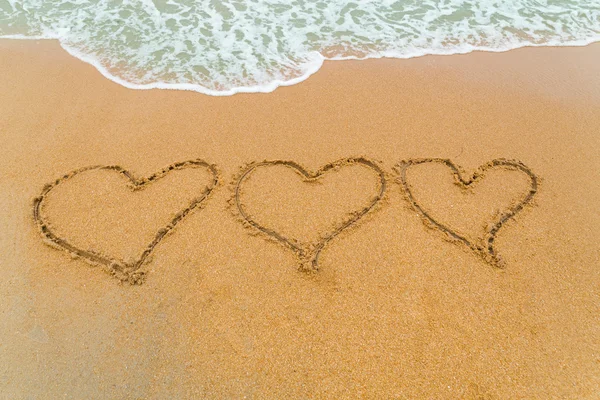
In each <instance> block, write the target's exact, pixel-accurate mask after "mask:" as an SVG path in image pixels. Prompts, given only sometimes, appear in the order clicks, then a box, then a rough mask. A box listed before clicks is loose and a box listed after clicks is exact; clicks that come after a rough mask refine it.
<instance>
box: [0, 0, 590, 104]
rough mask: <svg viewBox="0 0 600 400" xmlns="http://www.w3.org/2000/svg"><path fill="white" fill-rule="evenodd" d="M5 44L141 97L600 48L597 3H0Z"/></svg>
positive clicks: (575, 0)
mask: <svg viewBox="0 0 600 400" xmlns="http://www.w3.org/2000/svg"><path fill="white" fill-rule="evenodd" d="M0 36H3V37H12V38H36V39H39V38H49V39H58V40H60V42H61V44H62V46H63V47H64V48H65V49H66V50H67V51H69V52H70V53H71V54H73V55H75V56H77V57H79V58H81V59H83V60H84V61H86V62H89V63H91V64H93V65H95V66H96V67H97V68H98V69H99V70H100V71H101V72H102V73H103V74H104V75H105V76H107V77H108V78H110V79H112V80H114V81H116V82H119V83H121V84H123V85H125V86H128V87H132V88H139V89H146V88H154V87H159V88H173V89H187V90H196V91H199V92H203V93H207V94H213V95H227V94H233V93H236V92H241V91H249V92H255V91H256V92H258V91H271V90H273V89H275V88H276V87H278V86H281V85H288V84H293V83H296V82H299V81H301V80H303V79H306V78H307V77H308V76H309V75H310V74H312V73H314V72H315V71H316V70H318V69H319V67H320V66H321V65H322V63H323V60H324V59H345V58H374V57H396V58H408V57H415V56H419V55H424V54H453V53H464V52H469V51H472V50H476V49H481V50H489V51H502V50H508V49H511V48H516V47H522V46H529V45H575V44H587V43H590V42H593V41H597V40H600V0H587V1H583V0H554V1H552V0H472V1H469V0H425V1H420V0H419V1H417V0H397V1H391V0H380V1H355V2H352V1H347V0H346V1H344V0H327V1H325V0H294V1H265V0H245V1H242V0H204V1H200V0H53V1H47V0H21V1H19V0H0Z"/></svg>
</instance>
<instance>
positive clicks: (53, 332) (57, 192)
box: [0, 40, 600, 399]
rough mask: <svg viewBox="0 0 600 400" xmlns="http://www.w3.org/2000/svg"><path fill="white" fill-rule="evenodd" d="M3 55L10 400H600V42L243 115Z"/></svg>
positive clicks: (252, 97) (325, 85)
mask: <svg viewBox="0 0 600 400" xmlns="http://www.w3.org/2000/svg"><path fill="white" fill-rule="evenodd" d="M0 53H1V54H2V57H0V72H1V73H0V84H1V87H2V88H3V89H2V91H1V92H0V134H1V135H2V136H1V137H2V148H1V150H0V151H1V154H2V157H1V158H0V189H1V190H0V221H1V222H2V226H3V229H2V230H1V231H0V253H1V254H2V256H1V257H0V276H1V277H2V279H1V281H0V298H1V299H2V301H1V302H0V313H1V315H2V320H3V323H2V324H0V382H2V383H1V384H0V397H6V398H40V399H42V398H43V399H46V398H48V399H55V398H90V399H93V398H98V399H100V398H126V399H130V398H131V399H139V398H144V399H162V398H209V399H210V398H214V399H223V398H273V399H278V398H296V399H299V398H335V399H339V398H397V399H414V398H437V399H553V398H556V399H594V398H597V396H598V392H599V391H600V320H599V318H598V315H600V289H599V288H600V274H598V271H597V268H598V265H599V261H598V260H600V247H599V246H598V242H599V241H600V213H599V212H598V198H600V183H599V182H600V113H599V112H598V110H599V109H600V79H599V78H598V76H597V65H598V62H599V61H600V45H590V46H586V47H580V48H566V47H564V48H526V49H519V50H514V51H510V52H507V53H472V54H468V55H458V56H431V57H429V56H428V57H423V58H417V59H410V60H385V59H384V60H370V61H360V62H359V61H346V62H328V63H326V64H325V65H324V67H323V68H322V69H321V70H320V71H319V72H318V73H316V74H315V75H314V76H312V77H311V78H309V79H308V80H307V81H305V82H303V83H301V84H299V85H295V86H291V87H285V88H280V89H278V90H276V91H275V92H273V93H270V94H241V95H235V96H233V97H223V98H218V97H208V96H204V95H200V94H197V93H192V92H177V91H159V90H151V91H134V90H129V89H126V88H123V87H121V86H118V85H116V84H115V83H113V82H110V81H109V80H107V79H106V78H104V77H102V76H101V75H100V74H99V73H98V72H97V71H96V70H95V69H94V68H93V67H91V66H89V65H87V64H84V63H82V62H80V61H78V60H77V59H74V58H72V57H71V56H69V55H68V54H67V53H66V52H64V51H63V50H62V49H61V48H60V46H59V45H58V44H57V43H55V42H52V41H48V42H46V41H42V42H27V41H10V40H3V41H0ZM422 158H428V159H443V160H451V161H452V163H453V165H456V166H457V168H460V171H461V174H462V175H460V176H458V175H456V174H453V170H452V169H451V168H450V167H449V165H448V164H445V163H443V162H428V163H422V164H418V165H413V166H411V167H410V168H409V169H407V170H406V174H405V175H406V176H405V181H403V180H402V179H401V177H402V173H401V172H402V170H403V166H404V165H406V164H402V163H401V162H402V161H403V160H404V161H406V160H415V159H422ZM197 159H201V160H202V161H203V162H205V164H202V165H200V164H193V163H192V164H190V163H189V161H192V160H197ZM499 159H507V160H513V161H510V162H512V163H513V164H511V165H508V166H507V165H500V166H498V165H495V166H493V167H491V168H488V169H485V168H484V169H485V170H483V169H479V171H480V172H482V176H481V177H476V179H475V180H474V181H473V183H472V184H471V183H469V178H471V176H472V174H473V173H474V172H476V171H478V168H480V166H484V165H486V163H488V162H490V161H492V160H499ZM265 160H268V161H270V162H271V163H267V164H264V163H261V162H263V161H265ZM357 160H366V162H362V161H357ZM272 161H275V163H273V162H272ZM281 161H286V162H285V163H282V162H281ZM288 161H289V162H288ZM430 161H431V160H430ZM180 162H183V164H178V163H180ZM185 162H188V163H185ZM517 165H522V166H524V168H526V170H527V171H530V172H531V174H532V175H531V176H534V177H535V191H534V193H533V194H532V195H531V199H530V201H529V200H528V201H525V200H526V199H527V196H528V194H529V193H531V191H532V188H533V182H534V180H533V179H532V178H531V176H530V175H528V174H527V173H525V172H524V169H519V168H520V167H516V166H517ZM87 166H100V168H97V169H92V170H87V171H81V169H82V168H84V167H87ZM106 166H112V167H111V168H109V169H106V168H104V167H106ZM115 166H118V167H115ZM193 166H197V168H196V167H193ZM207 166H211V168H212V167H213V166H214V169H215V171H216V172H215V174H213V173H212V172H211V169H210V168H208V167H207ZM170 167H172V168H170ZM72 172H77V173H75V174H71V175H69V173H72ZM156 173H158V175H154V176H153V174H156ZM215 176H216V177H217V180H218V183H217V185H216V186H215V187H214V188H213V187H211V184H212V183H211V182H213V179H214V177H215ZM144 177H146V178H148V177H150V179H149V180H144ZM242 177H243V179H242ZM460 177H462V178H463V179H464V181H463V182H462V184H461V181H460V179H459V178H460ZM57 180H58V182H57ZM403 182H405V184H404V183H403ZM465 182H466V183H467V184H465ZM457 183H458V184H457ZM48 184H51V186H47V185H48ZM136 187H137V189H136ZM406 187H408V188H409V191H410V194H409V193H407V190H406ZM207 188H210V191H209V192H210V193H207ZM132 189H135V190H132ZM205 195H206V196H205ZM411 198H412V202H411ZM42 199H43V201H41V200H42ZM195 200H197V203H194V201H195ZM40 201H41V203H40ZM415 203H416V206H415ZM36 204H38V205H40V213H41V214H40V215H41V222H40V218H37V219H36V218H34V209H35V205H36ZM192 205H193V207H192ZM515 210H516V212H514V213H512V215H511V212H512V211H515ZM424 214H426V215H424ZM504 216H509V217H510V218H505V220H506V221H504V222H502V223H501V224H500V226H499V227H498V226H497V225H498V221H501V220H502V219H503V217H504ZM436 223H437V224H436ZM43 226H45V227H46V228H43ZM440 226H443V227H445V228H446V229H441V228H440ZM494 226H496V230H495V231H494V229H495V228H494ZM43 229H45V230H43ZM163 231H164V233H163ZM48 232H51V233H52V235H54V236H53V237H55V238H60V239H62V240H63V241H66V242H67V243H68V244H69V245H70V246H71V248H70V250H69V248H67V246H65V245H64V244H61V243H57V242H56V241H54V242H53V240H52V235H50V234H49V233H48ZM453 234H454V235H453ZM492 234H493V235H492ZM490 235H492V236H493V240H492V242H493V251H494V252H495V254H496V255H497V256H498V257H499V258H501V262H496V261H495V260H494V257H492V256H491V255H490V252H489V246H488V243H489V241H488V239H489V237H490ZM456 236H459V237H461V238H464V239H465V241H461V240H459V239H457V237H456ZM157 238H158V240H157ZM49 244H50V245H49ZM151 244H154V246H152V248H151V249H150V251H149V252H147V254H146V256H144V257H142V254H143V253H144V251H145V249H149V248H150V245H151ZM469 244H472V246H469ZM478 246H479V247H481V249H478ZM74 249H75V250H74ZM67 250H69V251H67ZM78 251H79V252H80V253H78ZM89 254H96V255H98V256H102V259H103V260H105V261H102V262H99V261H98V260H97V259H96V260H95V259H93V257H92V256H90V255H89ZM74 255H75V256H74ZM142 259H143V260H142ZM140 260H142V261H144V262H143V264H141V265H138V264H137V262H138V261H140ZM315 260H316V262H315ZM111 272H112V274H111Z"/></svg>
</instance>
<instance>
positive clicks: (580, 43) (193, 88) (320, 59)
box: [0, 35, 600, 96]
mask: <svg viewBox="0 0 600 400" xmlns="http://www.w3.org/2000/svg"><path fill="white" fill-rule="evenodd" d="M0 40H27V41H30V40H33V41H40V40H43V41H47V40H52V41H57V42H58V44H59V46H60V47H61V48H62V49H63V50H64V51H65V52H67V53H68V54H69V55H71V56H72V57H74V58H76V59H77V60H79V61H82V62H84V63H86V64H89V65H91V66H93V67H94V68H95V69H96V70H97V71H98V72H99V73H100V74H101V75H102V76H104V77H105V78H106V79H108V80H110V81H111V82H114V83H116V84H118V85H121V86H123V87H125V88H128V89H133V90H152V89H160V90H181V91H190V92H196V93H200V94H204V95H207V96H233V95H235V94H242V93H246V94H253V93H254V94H258V93H272V92H274V91H275V90H277V89H278V88H282V87H287V86H293V85H297V84H300V83H302V82H304V81H305V80H307V79H308V78H310V77H311V76H312V75H314V74H315V73H317V72H318V71H319V70H320V69H321V68H322V67H323V64H324V63H325V62H330V61H366V60H381V59H391V60H410V59H412V58H420V57H431V56H433V57H437V56H457V55H467V54H471V53H479V52H481V53H505V52H508V51H513V50H519V49H528V48H538V47H542V48H561V47H586V46H589V45H593V44H597V43H599V42H600V36H598V37H596V38H591V39H580V40H572V41H568V42H563V43H555V42H553V43H550V44H547V43H543V44H540V43H523V44H519V45H516V44H513V47H507V48H493V47H477V46H467V49H465V50H462V49H461V50H458V51H457V50H456V49H454V50H450V51H448V52H444V51H433V50H432V51H430V52H420V53H416V54H413V55H401V54H399V53H394V52H383V53H382V54H372V55H367V56H365V57H356V56H347V57H326V56H323V55H322V54H321V53H319V52H315V53H317V57H316V58H317V59H316V60H315V64H314V65H312V66H311V67H310V68H308V69H307V70H306V71H305V72H304V73H303V74H302V75H301V76H298V77H295V78H292V79H290V80H287V81H280V80H277V81H273V82H270V83H269V84H267V85H263V86H240V87H235V88H232V89H228V90H223V91H215V90H211V89H207V88H205V87H204V86H201V85H197V84H189V83H181V84H180V83H165V82H154V83H150V84H136V83H132V82H129V81H126V80H124V79H122V78H119V77H117V76H115V75H113V74H111V73H110V71H109V70H108V69H106V68H105V67H104V66H103V65H102V64H101V63H100V62H99V61H98V60H96V59H94V58H93V57H91V56H89V55H87V54H84V53H82V52H81V51H79V50H76V49H73V48H71V47H68V46H66V45H64V44H63V43H62V41H61V39H60V38H52V37H44V36H24V35H6V36H0Z"/></svg>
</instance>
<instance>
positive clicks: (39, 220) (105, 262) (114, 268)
mask: <svg viewBox="0 0 600 400" xmlns="http://www.w3.org/2000/svg"><path fill="white" fill-rule="evenodd" d="M187 168H206V169H207V170H208V171H209V172H210V173H211V175H212V179H211V181H210V183H208V184H207V185H206V186H205V187H204V189H203V191H202V193H201V194H200V196H198V197H195V198H193V199H192V200H191V201H190V203H189V204H188V206H187V207H186V208H184V209H183V210H181V211H179V212H177V213H176V214H175V216H174V217H173V218H172V219H171V220H170V221H169V222H168V223H167V224H166V225H165V226H163V227H162V228H160V229H159V230H158V231H157V233H156V235H155V236H154V238H153V240H152V242H150V243H149V244H148V245H147V246H146V247H145V248H144V250H143V252H142V254H141V255H140V256H139V257H138V258H137V259H135V260H134V261H133V262H131V263H127V262H125V261H121V260H118V259H116V258H112V257H110V256H107V255H103V254H100V253H98V252H95V251H93V250H83V249H81V248H79V247H77V246H75V245H73V244H71V243H70V242H69V241H68V240H67V239H64V238H61V237H59V236H58V235H56V234H55V233H54V232H53V231H52V229H51V228H50V224H49V223H48V222H47V221H46V219H45V217H44V216H43V212H42V210H43V204H44V200H45V199H46V197H47V196H48V194H49V193H50V192H51V191H52V190H53V189H54V188H56V187H57V186H59V185H60V184H61V183H63V182H65V181H67V180H69V179H71V178H73V177H75V176H77V175H79V174H81V173H83V172H89V171H94V170H108V171H115V172H117V173H118V174H119V175H121V176H123V177H125V179H127V186H129V187H130V189H131V190H132V191H134V192H135V191H137V190H141V189H143V188H145V187H146V186H147V185H149V184H151V183H153V182H155V181H157V180H159V179H161V178H163V177H165V176H166V175H167V174H169V173H170V172H172V171H177V170H183V169H187ZM218 183H219V173H218V170H217V168H216V166H215V165H213V164H210V163H208V162H206V161H204V160H202V159H194V160H187V161H180V162H176V163H173V164H170V165H168V166H166V167H164V168H162V169H161V170H160V171H158V172H155V173H153V174H152V175H150V176H148V177H141V178H136V177H135V176H134V175H133V174H132V173H131V172H130V171H129V170H127V169H125V168H123V167H121V166H119V165H91V166H87V167H82V168H78V169H75V170H73V171H71V172H68V173H66V174H64V175H63V176H61V177H60V178H58V179H55V180H54V181H53V182H51V183H48V184H46V185H44V187H43V189H42V192H41V194H40V195H39V196H38V197H36V198H35V199H34V201H33V219H34V222H35V223H36V225H37V227H38V229H39V231H40V234H41V235H42V237H43V238H44V241H45V242H46V243H47V244H49V245H50V246H52V247H55V248H58V249H60V250H63V251H66V252H67V253H69V254H71V255H72V256H74V257H77V258H81V259H83V260H85V261H86V262H88V263H90V264H92V265H100V266H102V267H105V268H106V269H107V270H108V271H109V272H110V273H111V275H113V276H116V277H117V278H118V279H120V280H121V281H127V282H129V283H130V284H141V283H143V282H144V280H145V277H146V273H145V272H144V271H139V269H140V267H141V266H142V265H143V264H144V262H145V261H146V260H147V258H148V257H149V256H150V254H151V253H152V252H153V251H154V249H155V247H156V246H158V244H159V243H160V242H161V241H162V239H163V238H164V237H165V236H166V235H167V234H168V233H169V232H170V231H172V230H173V229H174V228H175V226H176V225H177V224H178V223H179V222H181V221H182V220H183V219H184V218H185V217H186V216H187V215H188V214H189V213H190V212H191V211H193V210H194V209H196V208H198V207H199V206H203V205H204V203H205V202H206V200H207V199H208V197H209V196H210V194H211V193H212V192H213V191H214V189H215V188H216V186H217V185H218Z"/></svg>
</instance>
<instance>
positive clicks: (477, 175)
mask: <svg viewBox="0 0 600 400" xmlns="http://www.w3.org/2000/svg"><path fill="white" fill-rule="evenodd" d="M426 163H437V164H441V165H445V166H446V167H448V168H450V170H451V172H452V175H453V176H454V179H455V183H456V184H457V185H458V186H460V187H461V188H462V189H467V188H469V187H471V186H472V185H473V184H475V183H476V182H478V181H480V180H481V179H482V178H483V177H484V176H485V174H486V172H488V171H490V170H492V169H507V170H514V171H519V172H522V173H523V174H525V175H526V176H527V177H528V179H529V187H528V190H527V192H526V193H525V194H524V195H523V196H522V197H520V198H519V199H515V200H513V202H512V203H511V204H510V205H509V206H508V207H507V208H505V209H504V210H503V211H501V212H500V213H499V214H498V217H497V218H496V219H495V220H494V221H491V223H490V224H488V225H487V227H486V232H485V236H484V237H480V238H478V239H477V240H473V239H469V238H467V235H465V234H463V233H460V232H459V231H458V230H457V229H454V228H452V227H450V226H449V225H448V224H446V223H444V222H442V220H441V219H440V218H438V217H434V216H433V214H432V213H431V211H427V210H426V207H424V205H423V204H422V203H421V202H420V201H419V200H417V199H416V198H415V195H414V191H413V190H412V189H411V186H410V185H409V183H408V181H407V177H406V175H407V174H406V172H407V170H409V169H410V168H411V167H413V166H416V165H422V164H426ZM395 169H396V171H397V172H398V173H399V175H400V178H399V181H400V184H401V185H402V187H403V189H404V192H405V194H406V197H407V199H408V201H409V203H410V204H411V205H412V207H413V208H414V209H415V210H416V211H417V212H418V213H419V215H420V216H421V217H422V218H423V220H424V222H426V224H427V225H428V226H430V227H432V228H435V229H437V230H439V231H441V232H443V233H445V234H446V237H447V238H448V239H450V240H451V241H455V242H460V243H463V244H464V245H465V246H467V247H468V248H470V249H471V250H473V251H474V252H476V253H477V254H478V255H479V256H481V257H482V258H483V259H484V260H485V261H487V262H488V263H490V264H491V265H493V266H495V267H498V268H502V267H503V266H504V263H503V261H502V259H501V257H500V256H499V255H498V252H497V250H496V248H495V245H494V244H495V240H496V236H497V234H498V231H499V230H500V229H501V228H502V226H504V224H505V223H506V222H507V221H509V220H510V219H512V218H514V217H515V215H517V214H518V213H519V212H520V211H521V210H523V208H524V207H525V206H526V205H528V204H530V203H531V202H532V200H533V197H534V196H535V194H536V193H537V191H538V183H539V180H538V177H537V176H536V175H535V174H534V173H533V171H531V169H529V168H528V167H527V166H526V165H525V164H523V163H521V162H520V161H513V160H506V159H496V160H492V161H490V162H488V163H486V164H484V165H482V166H480V167H479V168H478V169H477V170H476V171H475V172H474V173H473V175H472V176H471V177H470V178H468V179H465V178H464V172H463V170H462V169H461V168H460V167H458V166H457V165H455V164H454V163H453V162H452V161H450V160H448V159H442V158H420V159H409V160H404V161H401V162H400V163H398V164H397V165H396V167H395Z"/></svg>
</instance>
